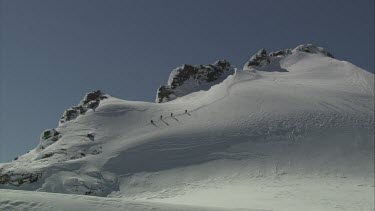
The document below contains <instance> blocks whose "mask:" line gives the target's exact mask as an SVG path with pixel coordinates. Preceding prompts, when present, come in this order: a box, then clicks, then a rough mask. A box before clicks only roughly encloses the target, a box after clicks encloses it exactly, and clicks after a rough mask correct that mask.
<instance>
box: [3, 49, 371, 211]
mask: <svg viewBox="0 0 375 211" xmlns="http://www.w3.org/2000/svg"><path fill="white" fill-rule="evenodd" d="M267 68H268V69H267ZM272 68H282V69H283V70H286V71H283V72H278V71H276V72H275V71H273V70H272ZM185 109H186V110H188V113H185V112H184V111H185ZM171 112H173V114H174V115H173V117H171V116H170V113H171ZM160 115H163V116H164V117H163V119H160ZM150 120H153V121H154V124H151V123H150ZM56 131H58V132H59V134H60V135H61V137H59V139H58V140H57V141H56V142H54V143H53V144H52V145H50V146H48V147H46V148H45V149H43V150H41V151H40V150H37V149H34V150H32V151H30V152H29V153H28V154H25V155H23V156H21V157H20V158H19V159H18V160H17V161H14V162H12V163H8V164H0V175H5V174H7V175H11V176H10V177H11V178H10V179H9V178H5V177H4V176H3V180H4V178H5V179H7V180H8V181H13V183H9V182H8V183H5V182H3V184H2V185H1V184H0V188H10V189H23V190H38V191H47V192H57V193H70V194H87V195H97V196H109V197H120V198H124V199H126V200H132V201H142V202H143V201H148V202H158V203H160V202H161V203H169V204H177V205H181V204H184V205H194V206H210V207H221V208H225V209H233V208H251V209H264V210H302V209H303V210H373V209H374V179H373V178H374V165H373V162H374V75H373V74H371V73H368V72H366V71H365V70H362V69H360V68H358V67H356V66H354V65H352V64H350V63H348V62H345V61H338V60H336V59H334V58H331V57H329V56H327V55H324V54H320V53H308V52H303V51H300V50H298V49H294V50H293V51H291V53H290V54H288V55H282V56H276V57H273V58H272V59H271V61H270V65H269V66H267V67H264V66H262V67H261V68H258V67H256V66H255V67H249V68H247V69H246V70H244V71H240V70H238V71H236V72H235V73H234V75H230V76H229V77H228V78H227V79H226V80H224V81H223V82H222V83H220V84H217V85H215V86H213V87H211V89H210V90H208V91H198V92H194V93H191V94H189V95H186V96H183V97H180V98H177V99H176V100H173V101H170V102H166V103H162V104H157V103H147V102H133V101H125V100H120V99H117V98H114V97H110V96H108V98H107V99H104V100H102V101H100V104H99V106H98V107H97V108H96V109H95V110H88V111H87V112H86V113H85V114H84V115H79V116H78V117H77V118H76V119H74V120H72V121H67V122H63V123H61V124H60V126H59V127H58V128H56ZM88 134H91V136H88ZM30 174H33V175H37V176H36V177H38V179H37V181H35V182H31V183H29V182H27V179H28V178H29V176H30ZM25 178H26V179H25ZM20 181H22V182H20ZM0 182H1V178H0ZM20 183H21V184H20ZM85 199H86V198H85ZM108 200H109V199H108ZM177 205H176V206H177Z"/></svg>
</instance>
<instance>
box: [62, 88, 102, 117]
mask: <svg viewBox="0 0 375 211" xmlns="http://www.w3.org/2000/svg"><path fill="white" fill-rule="evenodd" d="M106 98H108V97H107V96H106V95H105V94H104V93H103V92H102V91H100V90H97V91H92V92H89V93H87V94H86V95H85V97H84V98H83V100H82V101H81V102H80V103H79V104H78V105H77V106H73V107H71V108H69V109H67V110H65V111H64V114H63V116H62V117H61V119H60V123H64V122H67V121H71V120H73V119H75V118H77V117H78V116H79V115H80V114H85V113H86V111H88V110H89V109H93V110H95V108H96V107H98V106H99V103H100V101H101V100H103V99H106Z"/></svg>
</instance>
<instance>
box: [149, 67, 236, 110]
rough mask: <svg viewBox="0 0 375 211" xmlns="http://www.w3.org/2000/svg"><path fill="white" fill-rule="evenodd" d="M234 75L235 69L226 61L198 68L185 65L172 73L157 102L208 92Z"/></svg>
mask: <svg viewBox="0 0 375 211" xmlns="http://www.w3.org/2000/svg"><path fill="white" fill-rule="evenodd" d="M233 73H234V67H233V66H232V65H231V64H230V63H229V62H227V61H226V60H219V61H217V62H215V63H214V64H208V65H198V66H193V65H188V64H184V65H182V66H180V67H177V68H176V69H174V70H173V71H172V72H171V74H170V76H169V80H168V84H167V85H164V86H160V87H159V89H158V91H157V94H156V100H155V101H156V102H157V103H164V102H168V101H171V100H174V99H176V98H178V97H181V96H184V95H187V94H190V93H192V92H196V91H199V90H208V89H209V88H210V87H211V86H212V85H215V84H218V83H220V82H222V81H223V80H224V79H226V78H227V77H228V76H229V75H231V74H233Z"/></svg>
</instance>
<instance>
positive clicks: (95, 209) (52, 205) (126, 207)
mask: <svg viewBox="0 0 375 211" xmlns="http://www.w3.org/2000/svg"><path fill="white" fill-rule="evenodd" d="M0 210H6V211H20V210H27V211H47V210H53V211H65V210H69V211H86V210H87V211H103V210H105V211H117V210H119V211H120V210H121V211H147V210H152V211H191V210H195V211H215V210H217V211H220V210H223V211H224V210H229V211H230V210H233V211H235V210H243V211H245V210H248V211H260V210H253V209H220V208H217V207H213V208H210V207H198V206H186V205H175V204H165V203H157V202H142V201H127V200H123V199H121V198H103V197H94V196H79V195H67V194H56V193H41V192H30V191H16V190H4V189H0Z"/></svg>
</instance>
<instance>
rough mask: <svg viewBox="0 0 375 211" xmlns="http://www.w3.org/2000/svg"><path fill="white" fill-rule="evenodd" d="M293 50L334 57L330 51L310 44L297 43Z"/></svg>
mask: <svg viewBox="0 0 375 211" xmlns="http://www.w3.org/2000/svg"><path fill="white" fill-rule="evenodd" d="M295 50H297V51H301V52H305V53H312V54H323V55H325V56H328V57H331V58H334V57H333V55H332V54H331V53H330V52H328V51H326V50H325V49H324V48H322V47H318V46H315V45H312V44H304V45H299V46H297V47H296V48H295Z"/></svg>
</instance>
